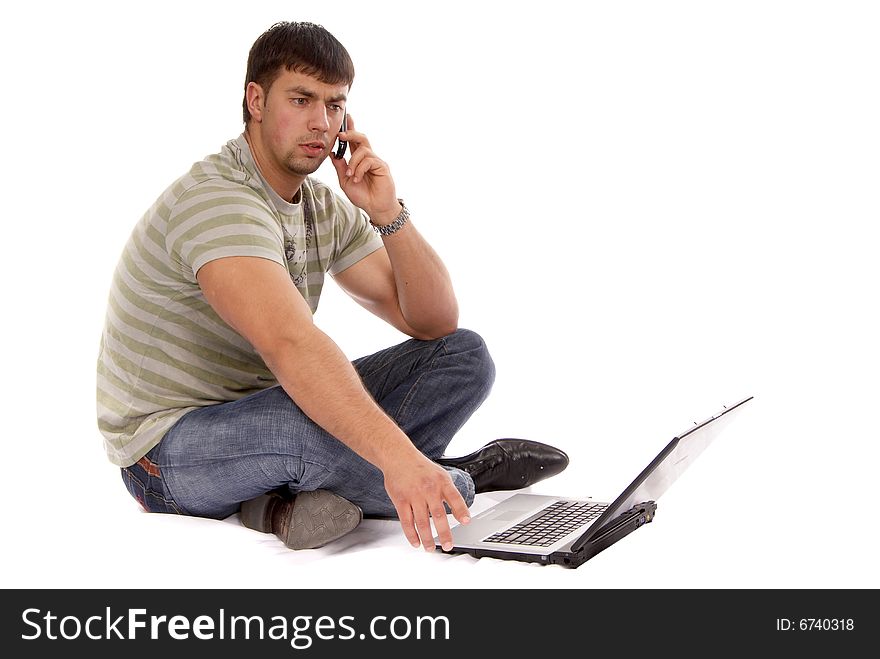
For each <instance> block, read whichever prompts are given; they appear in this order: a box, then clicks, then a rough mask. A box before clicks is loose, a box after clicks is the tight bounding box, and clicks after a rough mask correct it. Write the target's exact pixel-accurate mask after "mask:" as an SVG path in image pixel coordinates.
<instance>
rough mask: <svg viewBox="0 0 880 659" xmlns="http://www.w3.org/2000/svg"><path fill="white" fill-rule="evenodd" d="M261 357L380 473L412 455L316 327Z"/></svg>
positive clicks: (308, 409)
mask: <svg viewBox="0 0 880 659" xmlns="http://www.w3.org/2000/svg"><path fill="white" fill-rule="evenodd" d="M262 356H263V359H264V360H265V362H266V365H267V366H268V367H269V369H270V370H271V371H272V372H273V373H274V374H275V376H276V377H277V378H278V381H279V383H280V384H281V386H282V387H283V388H284V390H285V391H286V392H287V394H288V395H289V396H290V397H291V398H292V399H293V401H294V402H295V403H296V404H297V405H298V406H299V408H300V409H301V410H302V411H303V412H305V413H306V415H307V416H308V417H309V418H310V419H312V421H314V422H315V423H317V424H318V425H319V426H321V427H322V428H323V429H324V430H326V431H327V432H328V433H330V434H331V435H333V436H334V437H336V438H337V439H338V440H340V441H341V442H343V443H344V444H345V445H346V446H348V447H349V448H351V449H352V450H353V451H354V452H355V453H357V454H358V455H360V456H361V457H362V458H364V459H365V460H367V461H369V462H371V463H372V464H374V465H376V466H377V467H378V468H379V469H381V470H382V471H385V470H386V468H387V466H388V465H391V464H394V463H395V462H396V461H399V460H401V459H402V458H404V457H405V456H406V455H407V454H409V453H412V452H413V451H416V449H415V448H414V447H413V445H412V442H411V441H410V440H409V438H408V437H407V436H406V434H405V433H404V432H403V431H402V430H400V428H399V427H398V426H397V425H396V424H395V423H394V421H393V420H392V419H391V418H390V417H388V416H387V415H386V414H385V412H384V411H383V410H382V409H381V408H380V407H379V406H378V405H377V404H376V403H375V401H374V400H373V399H372V397H371V396H370V394H369V393H368V392H367V391H366V389H364V387H363V384H362V383H361V380H360V378H359V376H358V374H357V371H355V369H354V367H353V366H352V365H351V363H350V362H349V361H348V359H347V358H346V357H345V355H344V354H343V353H342V351H341V350H340V349H339V347H338V346H337V345H336V344H335V343H334V342H333V341H332V340H331V339H330V337H328V336H327V335H326V334H324V333H323V332H321V331H320V330H319V329H318V328H317V327H312V328H309V329H308V330H307V331H306V332H303V333H300V335H299V336H297V338H296V339H292V338H286V339H281V340H279V341H277V342H275V343H274V344H273V345H272V346H271V348H268V349H264V351H263V353H262Z"/></svg>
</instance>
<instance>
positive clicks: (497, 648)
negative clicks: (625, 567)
mask: <svg viewBox="0 0 880 659" xmlns="http://www.w3.org/2000/svg"><path fill="white" fill-rule="evenodd" d="M3 600H4V601H3V604H2V607H0V612H2V622H0V626H2V630H3V639H2V644H3V648H4V649H5V650H7V651H8V650H14V653H13V654H11V655H9V654H7V656H16V657H18V656H25V655H24V653H26V652H28V651H30V652H34V653H39V654H40V656H66V655H67V653H70V652H79V651H84V652H87V653H88V656H93V657H120V656H125V657H155V656H161V657H162V658H163V659H164V658H165V657H177V656H181V657H184V656H187V657H188V656H192V654H191V653H192V652H194V651H196V652H200V651H201V652H215V651H218V650H221V651H226V650H229V651H231V652H247V653H248V656H259V657H297V656H303V657H324V656H328V657H329V656H343V653H345V654H347V655H350V656H364V655H363V653H367V654H366V655H365V656H376V655H374V654H373V653H381V656H387V657H395V656H401V657H403V656H406V657H411V656H440V654H441V653H442V654H444V655H446V656H451V655H449V654H448V653H461V652H465V653H468V654H467V655H465V656H471V654H476V653H480V654H484V653H485V652H492V653H493V654H503V656H511V657H523V656H529V655H534V656H541V657H544V656H546V657H553V656H578V655H581V656H583V655H584V654H586V653H587V652H598V651H600V649H604V650H612V651H615V652H621V651H626V652H627V653H629V652H633V651H651V650H653V651H656V650H658V649H662V650H664V651H666V650H668V651H674V652H675V653H677V654H681V653H684V654H686V656H705V655H709V656H714V655H715V654H716V653H718V652H722V651H724V652H725V653H729V652H736V653H740V652H761V653H762V655H763V653H764V652H767V651H785V652H797V653H798V655H799V656H819V655H823V656H824V655H827V654H828V653H840V652H844V653H846V654H844V655H843V656H854V654H855V652H856V650H857V648H863V647H867V645H866V644H870V643H871V641H872V640H873V635H872V633H871V632H872V631H873V629H874V627H875V625H876V623H877V618H878V604H877V602H878V600H877V591H876V590H531V589H529V590H506V589H496V590H486V589H473V590H469V589H450V590H161V589H156V590H6V591H5V593H4V596H3ZM355 653H357V655H355Z"/></svg>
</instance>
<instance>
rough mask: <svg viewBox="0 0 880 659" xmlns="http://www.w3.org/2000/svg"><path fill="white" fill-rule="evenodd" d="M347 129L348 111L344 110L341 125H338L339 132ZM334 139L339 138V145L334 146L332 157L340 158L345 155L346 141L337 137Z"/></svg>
mask: <svg viewBox="0 0 880 659" xmlns="http://www.w3.org/2000/svg"><path fill="white" fill-rule="evenodd" d="M347 130H348V113H347V112H346V113H345V114H344V115H342V126H341V127H340V129H339V132H340V133H342V132H344V131H347ZM336 139H337V140H339V146H337V147H336V153H334V154H333V157H334V158H336V159H337V160H339V159H340V158H342V156H344V155H345V149H346V148H347V147H348V142H346V141H344V140H340V139H339V138H338V137H337V138H336Z"/></svg>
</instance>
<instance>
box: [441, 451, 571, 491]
mask: <svg viewBox="0 0 880 659" xmlns="http://www.w3.org/2000/svg"><path fill="white" fill-rule="evenodd" d="M436 462H437V464H440V465H444V466H446V467H458V468H459V469H461V470H462V471H466V472H467V473H468V474H470V476H471V478H473V479H474V486H475V489H476V493H477V494H480V493H481V492H493V491H496V490H518V489H520V488H523V487H528V486H529V485H534V484H535V483H537V482H538V481H542V480H544V479H545V478H549V477H550V476H555V475H556V474H558V473H559V472H561V471H562V470H564V469H565V468H566V467H567V466H568V455H566V454H565V453H564V452H563V451H560V450H559V449H558V448H554V447H552V446H548V445H547V444H541V443H540V442H532V441H529V440H528V439H496V440H495V441H493V442H489V443H488V444H486V445H485V446H484V447H483V448H481V449H480V450H478V451H474V452H473V453H471V454H470V455H466V456H464V457H463V458H439V459H438V460H436Z"/></svg>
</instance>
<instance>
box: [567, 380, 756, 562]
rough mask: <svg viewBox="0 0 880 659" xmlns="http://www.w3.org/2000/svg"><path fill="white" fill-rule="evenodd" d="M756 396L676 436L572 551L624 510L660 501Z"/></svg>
mask: <svg viewBox="0 0 880 659" xmlns="http://www.w3.org/2000/svg"><path fill="white" fill-rule="evenodd" d="M752 398H753V397H752V396H750V397H749V398H746V399H744V400H741V401H740V402H738V403H736V404H735V405H732V406H730V407H725V408H724V410H722V411H721V412H719V413H718V414H717V415H715V416H712V417H709V418H708V419H706V420H705V421H703V422H702V423H696V424H694V426H693V427H691V428H688V429H687V430H685V431H684V432H683V433H681V434H679V435H677V436H676V437H674V438H673V439H672V440H671V441H670V442H669V444H667V445H666V447H665V448H664V449H663V450H662V451H660V453H659V454H658V455H657V457H656V458H654V460H653V461H652V462H651V464H649V465H648V466H647V467H646V468H645V469H644V470H643V471H642V473H641V474H639V475H638V476H637V477H636V479H635V480H634V481H633V482H632V483H630V485H629V487H627V488H626V489H625V490H624V491H623V492H622V493H621V495H620V496H619V497H617V499H615V501H614V503H612V504H611V505H610V506H608V508H607V510H605V512H604V513H602V515H601V517H599V518H598V519H596V521H595V522H593V524H591V525H590V528H589V529H587V531H586V532H585V533H584V535H582V536H581V537H580V538H579V539H578V540H577V541H576V542H575V543H574V544H573V545H572V547H571V548H572V551H577V550H578V549H580V548H581V547H583V546H584V544H586V543H587V542H588V541H589V540H590V539H591V538H592V537H593V536H595V535H596V534H597V533H598V532H599V531H600V530H601V529H602V527H603V526H605V524H606V523H608V522H609V521H611V520H613V519H614V518H615V517H617V516H618V515H620V514H621V513H625V512H626V511H627V510H629V509H630V508H632V507H633V506H634V505H636V504H639V503H642V502H645V501H657V499H659V498H660V495H662V494H663V493H664V492H666V490H668V489H669V486H670V485H672V483H674V482H675V481H676V479H677V478H678V477H679V476H680V475H681V474H682V473H683V472H684V471H685V469H687V468H688V467H689V466H690V465H691V464H692V463H693V461H694V460H696V459H697V457H698V456H699V455H700V454H701V453H702V452H703V451H704V450H705V448H706V447H707V446H708V445H709V444H710V443H711V442H712V440H713V439H715V438H716V437H717V436H718V435H719V434H720V433H721V431H722V430H724V428H726V427H727V425H728V424H729V423H730V420H731V419H732V418H733V417H735V416H737V414H736V413H735V412H736V411H739V410H740V409H741V408H742V406H743V404H744V403H746V402H748V401H750V400H752Z"/></svg>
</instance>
